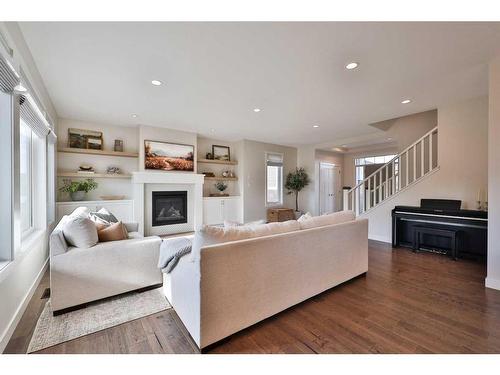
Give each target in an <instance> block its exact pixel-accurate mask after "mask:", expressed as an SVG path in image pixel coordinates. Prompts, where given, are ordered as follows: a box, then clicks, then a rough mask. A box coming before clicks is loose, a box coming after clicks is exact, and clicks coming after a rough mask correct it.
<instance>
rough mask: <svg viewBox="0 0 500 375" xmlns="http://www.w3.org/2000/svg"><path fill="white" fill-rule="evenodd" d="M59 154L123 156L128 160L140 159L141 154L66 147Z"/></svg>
mask: <svg viewBox="0 0 500 375" xmlns="http://www.w3.org/2000/svg"><path fill="white" fill-rule="evenodd" d="M58 151H59V152H67V153H71V154H90V155H104V156H121V157H126V158H138V157H139V154H138V153H136V152H121V151H105V150H91V149H85V148H69V147H64V148H60V149H58Z"/></svg>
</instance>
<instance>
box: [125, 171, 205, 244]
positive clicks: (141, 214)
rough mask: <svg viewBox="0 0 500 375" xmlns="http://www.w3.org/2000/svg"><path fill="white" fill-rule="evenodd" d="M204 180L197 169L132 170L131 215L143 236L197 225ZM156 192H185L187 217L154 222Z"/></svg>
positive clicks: (192, 229)
mask: <svg viewBox="0 0 500 375" xmlns="http://www.w3.org/2000/svg"><path fill="white" fill-rule="evenodd" d="M203 182H204V176H203V175H202V174H197V173H187V172H186V173H184V172H158V171H138V172H132V184H133V192H134V218H135V220H136V221H137V222H138V223H139V232H140V233H141V234H143V235H146V236H165V235H171V234H177V233H186V232H192V231H195V230H198V229H200V228H201V226H202V223H203ZM155 192H160V193H162V192H174V193H179V192H185V193H186V196H187V207H186V214H187V221H186V222H184V223H175V224H174V223H170V224H161V225H157V226H153V220H152V219H153V218H152V216H153V210H154V207H153V193H155ZM169 208H170V207H168V208H167V209H169ZM174 209H175V206H174ZM177 210H178V208H177ZM160 211H161V210H160ZM160 211H159V212H160ZM159 212H158V213H159Z"/></svg>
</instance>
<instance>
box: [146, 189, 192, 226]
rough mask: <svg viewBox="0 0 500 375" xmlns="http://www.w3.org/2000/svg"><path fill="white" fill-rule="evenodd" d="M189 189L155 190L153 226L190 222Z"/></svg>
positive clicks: (153, 196)
mask: <svg viewBox="0 0 500 375" xmlns="http://www.w3.org/2000/svg"><path fill="white" fill-rule="evenodd" d="M187 200H188V199H187V191H153V192H152V210H151V211H152V212H151V213H152V217H151V223H152V226H153V227H157V226H161V225H172V224H183V223H187V222H188V207H187V204H188V202H187Z"/></svg>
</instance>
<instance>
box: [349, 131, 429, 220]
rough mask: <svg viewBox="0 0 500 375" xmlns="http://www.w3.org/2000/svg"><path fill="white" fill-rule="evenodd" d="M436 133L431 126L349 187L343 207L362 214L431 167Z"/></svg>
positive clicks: (407, 185)
mask: <svg viewBox="0 0 500 375" xmlns="http://www.w3.org/2000/svg"><path fill="white" fill-rule="evenodd" d="M437 137H438V128H437V127H435V128H434V129H432V130H431V131H429V132H428V133H427V134H425V135H424V136H423V137H422V138H420V139H418V140H417V141H416V142H414V143H413V144H411V145H410V146H409V147H407V148H406V149H405V150H404V151H402V152H401V153H400V154H398V155H396V156H395V157H394V159H392V160H391V161H389V162H388V163H386V164H384V165H383V166H382V167H380V168H379V169H377V170H376V171H375V172H373V173H372V174H371V175H369V176H368V177H366V178H365V179H364V180H363V181H361V182H360V183H359V184H357V185H356V186H355V187H354V188H352V189H351V190H349V191H348V192H347V193H346V194H345V195H344V210H353V211H354V212H355V214H356V216H359V215H362V214H363V213H365V212H368V211H370V210H372V209H374V208H375V207H377V206H378V205H379V204H381V203H382V202H384V201H385V200H387V199H389V198H391V197H392V196H394V195H395V194H398V193H399V192H400V191H402V190H404V189H406V188H408V187H410V186H411V185H413V184H415V183H417V182H418V181H419V180H420V179H422V178H424V177H425V176H427V175H428V174H429V173H431V172H432V171H433V170H435V169H436V168H437V166H438V160H437V155H438V153H437V146H438V142H437V140H438V139H437Z"/></svg>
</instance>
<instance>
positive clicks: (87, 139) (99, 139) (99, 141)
mask: <svg viewBox="0 0 500 375" xmlns="http://www.w3.org/2000/svg"><path fill="white" fill-rule="evenodd" d="M68 147H69V148H81V149H90V150H102V149H103V136H102V132H99V131H95V130H86V129H75V128H69V129H68Z"/></svg>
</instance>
